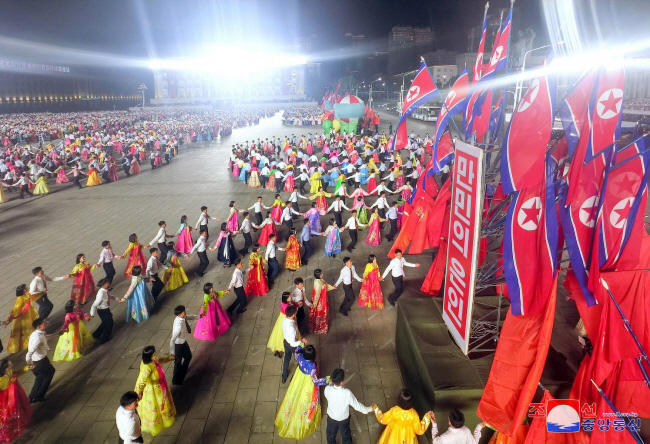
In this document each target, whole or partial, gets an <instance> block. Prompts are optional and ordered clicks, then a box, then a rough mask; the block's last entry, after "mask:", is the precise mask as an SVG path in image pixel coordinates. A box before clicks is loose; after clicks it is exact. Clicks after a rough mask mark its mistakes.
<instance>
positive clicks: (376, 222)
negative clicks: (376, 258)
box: [366, 207, 388, 247]
mask: <svg viewBox="0 0 650 444" xmlns="http://www.w3.org/2000/svg"><path fill="white" fill-rule="evenodd" d="M380 222H388V219H382V218H381V217H379V208H378V207H375V208H374V210H373V213H372V216H370V220H369V221H368V236H367V237H366V244H368V245H371V246H373V247H376V246H377V245H379V244H380V243H381V225H380Z"/></svg>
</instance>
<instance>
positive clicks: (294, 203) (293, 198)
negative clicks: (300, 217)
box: [289, 187, 307, 219]
mask: <svg viewBox="0 0 650 444" xmlns="http://www.w3.org/2000/svg"><path fill="white" fill-rule="evenodd" d="M299 197H301V198H303V199H307V198H306V197H305V196H303V195H302V194H300V193H299V192H298V188H297V187H293V191H292V192H291V195H290V196H289V201H290V202H291V208H293V209H294V210H296V211H297V212H298V213H300V207H299V206H298V198H299ZM294 219H297V217H295V216H294Z"/></svg>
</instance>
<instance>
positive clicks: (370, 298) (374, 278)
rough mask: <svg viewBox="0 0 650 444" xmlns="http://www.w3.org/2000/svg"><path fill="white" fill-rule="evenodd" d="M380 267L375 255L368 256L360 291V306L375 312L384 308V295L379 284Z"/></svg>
mask: <svg viewBox="0 0 650 444" xmlns="http://www.w3.org/2000/svg"><path fill="white" fill-rule="evenodd" d="M379 280H380V277H379V266H378V265H377V257H376V256H375V255H374V254H371V255H370V256H368V263H367V264H366V269H365V270H364V271H363V282H362V283H361V290H360V291H359V299H358V300H357V302H358V304H359V305H361V306H362V307H368V308H371V309H373V310H376V309H378V308H384V295H383V294H382V292H381V284H380V283H379Z"/></svg>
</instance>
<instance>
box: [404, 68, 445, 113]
mask: <svg viewBox="0 0 650 444" xmlns="http://www.w3.org/2000/svg"><path fill="white" fill-rule="evenodd" d="M436 94H440V93H439V92H438V89H437V88H436V84H435V83H434V82H433V77H431V73H430V72H429V70H428V69H427V65H426V64H425V63H424V62H422V64H420V69H419V70H418V73H417V75H416V76H415V78H414V79H413V83H411V87H410V88H409V89H408V91H407V93H406V97H404V104H403V105H402V115H403V116H408V115H410V114H411V113H412V112H413V111H415V110H416V109H417V108H418V107H420V106H422V105H424V104H425V103H427V102H428V101H430V100H433V98H434V96H435V95H436Z"/></svg>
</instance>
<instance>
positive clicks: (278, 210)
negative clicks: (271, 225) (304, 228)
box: [271, 194, 284, 223]
mask: <svg viewBox="0 0 650 444" xmlns="http://www.w3.org/2000/svg"><path fill="white" fill-rule="evenodd" d="M283 208H284V202H282V200H281V199H280V195H279V194H276V195H275V201H273V204H272V205H271V217H272V218H273V220H274V221H276V222H278V223H279V222H282V209H283Z"/></svg>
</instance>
